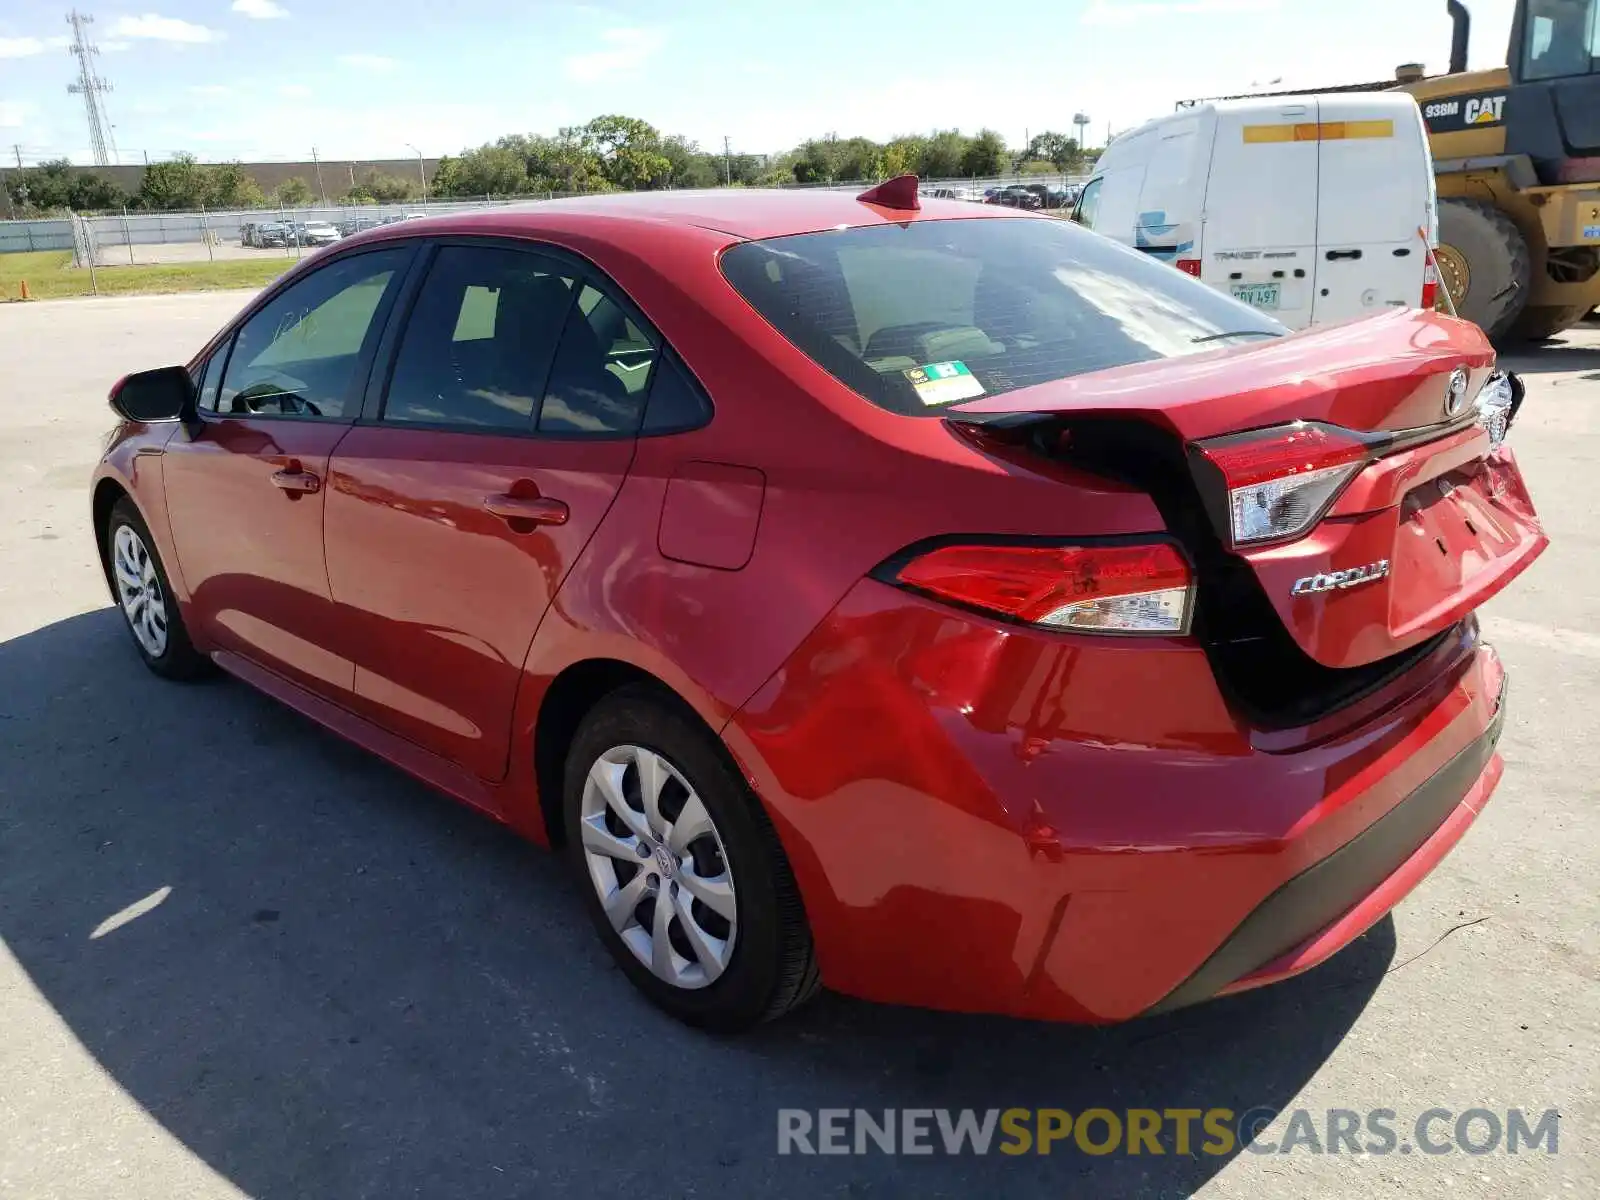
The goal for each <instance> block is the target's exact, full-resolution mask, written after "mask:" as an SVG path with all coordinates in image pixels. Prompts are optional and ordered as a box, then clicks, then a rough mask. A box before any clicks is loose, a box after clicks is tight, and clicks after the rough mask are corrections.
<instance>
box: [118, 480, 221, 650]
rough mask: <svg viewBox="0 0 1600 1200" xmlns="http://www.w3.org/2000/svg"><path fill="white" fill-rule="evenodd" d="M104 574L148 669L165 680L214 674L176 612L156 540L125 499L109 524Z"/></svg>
mask: <svg viewBox="0 0 1600 1200" xmlns="http://www.w3.org/2000/svg"><path fill="white" fill-rule="evenodd" d="M105 561H106V574H107V576H108V577H109V579H110V581H111V590H112V593H113V594H114V595H115V596H116V599H117V605H118V607H119V608H120V609H121V611H122V617H123V625H124V626H125V627H126V628H127V630H128V634H129V636H130V637H131V638H132V639H133V646H134V649H136V650H137V651H138V652H139V657H140V658H142V659H143V660H144V665H145V666H147V667H149V668H150V669H151V670H152V671H154V672H155V673H156V674H157V675H160V676H162V677H163V678H165V679H180V680H189V679H199V678H201V677H203V676H205V675H208V674H210V673H211V671H212V670H213V667H212V664H211V660H210V659H208V658H206V657H205V656H204V655H203V654H201V653H200V652H199V651H198V650H196V649H195V648H194V643H193V642H191V641H190V640H189V631H188V630H187V629H185V628H184V624H183V616H182V614H181V613H179V611H178V601H177V597H176V596H174V595H173V592H172V584H171V583H170V582H168V579H167V572H166V568H165V567H163V566H162V565H161V558H160V556H159V555H157V553H156V551H155V539H154V538H152V537H151V536H150V527H149V526H147V525H146V524H145V523H144V518H143V517H142V516H140V515H139V510H138V508H136V507H135V506H134V503H133V501H132V500H129V499H128V498H127V497H126V496H124V497H123V498H122V499H121V500H118V501H117V502H116V504H115V505H113V506H112V508H111V519H110V521H108V522H107V523H106V544H105Z"/></svg>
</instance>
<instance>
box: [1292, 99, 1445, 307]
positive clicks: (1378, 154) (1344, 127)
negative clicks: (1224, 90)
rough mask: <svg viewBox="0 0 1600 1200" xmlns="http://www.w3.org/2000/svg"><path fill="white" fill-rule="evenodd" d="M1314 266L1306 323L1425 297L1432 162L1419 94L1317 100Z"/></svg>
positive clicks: (1406, 304)
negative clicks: (1423, 234) (1424, 233)
mask: <svg viewBox="0 0 1600 1200" xmlns="http://www.w3.org/2000/svg"><path fill="white" fill-rule="evenodd" d="M1320 103H1321V110H1322V116H1321V123H1320V126H1319V137H1318V140H1317V147H1318V151H1319V159H1320V163H1319V170H1318V179H1319V180H1320V185H1319V187H1318V194H1317V273H1316V283H1317V287H1316V296H1315V300H1314V302H1313V305H1312V314H1311V315H1312V320H1314V321H1316V322H1317V323H1318V324H1321V323H1324V322H1327V321H1342V320H1346V319H1347V318H1350V317H1362V316H1370V315H1371V314H1372V313H1375V312H1382V311H1383V310H1384V309H1386V308H1405V307H1410V308H1415V307H1417V306H1418V305H1419V304H1420V303H1421V302H1422V283H1423V274H1424V272H1425V270H1426V267H1427V259H1426V254H1425V251H1424V247H1423V244H1422V238H1421V236H1420V235H1419V234H1418V230H1430V229H1431V228H1432V225H1433V220H1434V216H1433V211H1432V204H1433V200H1432V186H1431V185H1432V181H1433V161H1432V159H1431V157H1430V156H1429V154H1428V143H1427V140H1426V138H1425V137H1424V136H1423V127H1422V118H1421V115H1420V114H1419V113H1418V111H1417V106H1416V101H1414V100H1413V99H1412V98H1411V97H1410V96H1405V95H1394V96H1385V95H1361V94H1353V95H1348V96H1344V95H1335V96H1324V97H1322V98H1321V102H1320Z"/></svg>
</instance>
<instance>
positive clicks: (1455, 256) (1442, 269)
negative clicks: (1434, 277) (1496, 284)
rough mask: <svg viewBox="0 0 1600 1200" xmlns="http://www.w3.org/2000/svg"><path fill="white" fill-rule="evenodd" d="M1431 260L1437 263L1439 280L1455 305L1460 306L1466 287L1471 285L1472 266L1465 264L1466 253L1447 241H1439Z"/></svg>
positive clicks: (1465, 294) (1465, 293) (1464, 296)
mask: <svg viewBox="0 0 1600 1200" xmlns="http://www.w3.org/2000/svg"><path fill="white" fill-rule="evenodd" d="M1433 261H1434V262H1436V263H1438V264H1439V282H1440V283H1442V284H1444V286H1445V290H1446V291H1448V292H1449V293H1450V299H1452V300H1454V301H1455V303H1456V307H1457V308H1459V307H1461V302H1462V301H1463V300H1465V299H1466V297H1467V288H1468V287H1470V286H1471V285H1472V268H1471V267H1469V266H1467V258H1466V255H1464V254H1462V253H1461V251H1459V250H1457V249H1456V248H1455V247H1454V246H1452V245H1450V244H1449V243H1447V242H1441V243H1440V244H1439V245H1438V246H1436V247H1435V248H1434V251H1433Z"/></svg>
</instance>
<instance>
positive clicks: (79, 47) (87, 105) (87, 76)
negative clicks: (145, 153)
mask: <svg viewBox="0 0 1600 1200" xmlns="http://www.w3.org/2000/svg"><path fill="white" fill-rule="evenodd" d="M67 24H68V25H71V26H72V45H70V46H68V47H67V53H68V54H70V55H72V57H74V58H76V59H77V60H78V79H77V82H75V83H69V84H68V85H67V91H69V92H71V93H72V94H73V95H74V96H82V97H83V109H84V112H85V113H86V114H87V115H88V118H89V146H90V151H91V153H92V154H93V155H94V165H95V166H97V167H108V166H110V165H111V162H112V158H113V157H114V156H115V154H116V152H117V143H116V139H115V138H113V137H112V136H111V118H110V117H108V116H107V115H106V102H105V94H106V93H107V92H109V91H110V90H111V85H110V84H109V83H107V82H106V81H105V80H104V79H101V78H100V76H99V75H98V74H97V73H96V72H95V69H94V57H95V56H96V55H98V54H99V53H100V47H99V46H96V45H95V44H94V43H93V42H91V41H90V40H89V34H88V30H87V26H89V25H92V24H94V18H93V17H91V16H88V15H86V14H84V13H80V12H78V11H77V10H76V9H74V10H73V11H72V12H70V13H68V14H67ZM108 142H109V143H110V149H109V150H108V149H107V143H108Z"/></svg>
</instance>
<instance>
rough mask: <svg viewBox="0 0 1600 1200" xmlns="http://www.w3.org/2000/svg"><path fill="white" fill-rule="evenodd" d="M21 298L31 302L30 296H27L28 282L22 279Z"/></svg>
mask: <svg viewBox="0 0 1600 1200" xmlns="http://www.w3.org/2000/svg"><path fill="white" fill-rule="evenodd" d="M22 298H23V299H24V300H32V299H33V297H32V296H30V295H28V281H27V280H26V279H24V280H23V281H22Z"/></svg>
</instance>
